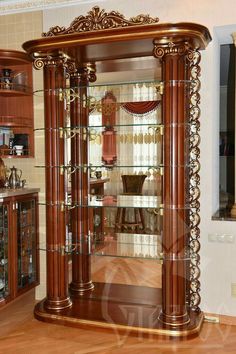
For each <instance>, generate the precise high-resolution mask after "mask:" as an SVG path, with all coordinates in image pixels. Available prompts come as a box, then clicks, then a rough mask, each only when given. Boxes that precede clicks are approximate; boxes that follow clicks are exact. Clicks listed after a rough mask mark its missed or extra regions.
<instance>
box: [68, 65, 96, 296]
mask: <svg viewBox="0 0 236 354" xmlns="http://www.w3.org/2000/svg"><path fill="white" fill-rule="evenodd" d="M95 80H96V75H95V68H94V66H93V65H92V64H85V65H81V66H80V67H78V68H77V69H76V71H75V72H73V73H71V74H70V88H71V92H72V94H74V99H72V101H71V104H70V113H71V129H72V131H73V130H75V131H76V132H77V133H76V134H75V136H74V137H73V138H72V139H71V165H72V169H74V171H75V172H74V173H72V175H71V200H72V208H73V209H72V210H71V228H72V243H73V245H74V248H73V253H72V282H71V284H70V290H71V292H72V293H73V295H76V294H78V295H81V294H83V293H84V292H86V291H88V290H92V289H93V288H94V285H93V283H92V280H91V254H90V248H91V240H90V234H89V210H88V207H87V206H86V205H87V204H88V195H89V172H90V171H89V169H88V168H87V166H88V139H89V130H88V129H87V126H88V118H89V105H88V102H89V100H88V98H87V86H88V83H89V81H90V82H93V81H95Z"/></svg>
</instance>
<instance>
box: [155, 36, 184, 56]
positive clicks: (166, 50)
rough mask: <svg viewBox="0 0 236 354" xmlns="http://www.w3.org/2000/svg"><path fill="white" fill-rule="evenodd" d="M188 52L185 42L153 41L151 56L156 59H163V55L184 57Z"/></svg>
mask: <svg viewBox="0 0 236 354" xmlns="http://www.w3.org/2000/svg"><path fill="white" fill-rule="evenodd" d="M188 51H189V44H188V43H187V42H177V43H174V42H172V41H169V42H163V43H162V42H161V41H156V40H154V48H153V55H154V57H156V58H159V59H161V58H163V57H164V56H165V55H179V56H181V55H185V54H186V53H187V52H188Z"/></svg>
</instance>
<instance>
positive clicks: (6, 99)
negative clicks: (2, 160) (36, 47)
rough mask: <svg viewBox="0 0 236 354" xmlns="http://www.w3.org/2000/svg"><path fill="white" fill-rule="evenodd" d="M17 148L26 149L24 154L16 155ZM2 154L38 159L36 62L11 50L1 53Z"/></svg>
mask: <svg viewBox="0 0 236 354" xmlns="http://www.w3.org/2000/svg"><path fill="white" fill-rule="evenodd" d="M9 140H10V141H9ZM15 145H22V146H23V153H22V154H19V155H17V154H16V151H15V149H13V147H14V146H15ZM0 154H1V157H17V158H24V157H33V156H34V116H33V80H32V61H31V60H30V58H29V57H28V56H27V54H26V53H24V52H20V51H16V50H8V49H1V50H0Z"/></svg>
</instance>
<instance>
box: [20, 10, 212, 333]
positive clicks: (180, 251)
mask: <svg viewBox="0 0 236 354" xmlns="http://www.w3.org/2000/svg"><path fill="white" fill-rule="evenodd" d="M158 22H159V20H158V19H157V18H151V17H150V16H144V15H140V16H137V17H135V18H131V19H130V20H127V19H125V18H124V16H123V15H121V14H119V13H118V12H115V11H112V12H110V13H106V12H105V11H104V10H100V9H99V8H98V7H94V8H93V9H92V10H91V11H90V12H89V13H88V15H87V16H79V17H77V18H76V19H75V20H74V21H73V22H72V24H71V25H70V27H68V28H67V29H66V28H64V27H63V28H60V27H58V26H56V27H54V28H52V29H50V30H49V32H48V33H45V34H44V35H43V38H40V39H38V40H32V41H28V42H26V43H24V44H23V48H24V49H25V50H26V51H27V52H28V54H29V55H30V56H31V57H32V58H33V59H34V66H35V68H36V69H43V72H44V101H45V127H44V129H45V144H46V149H45V151H46V155H45V159H46V164H45V166H44V167H45V170H46V200H45V205H46V217H47V221H46V231H47V245H46V251H47V296H46V298H45V299H44V300H43V301H41V302H40V303H39V304H37V305H36V307H35V316H36V318H38V319H40V320H43V321H48V322H54V323H61V324H64V325H65V324H66V325H71V326H88V325H90V326H93V327H98V328H99V327H100V328H112V329H114V328H116V330H124V331H125V330H128V331H129V332H134V333H139V332H142V333H147V334H150V333H152V334H157V335H159V334H162V335H168V336H186V335H193V334H195V333H198V332H199V330H200V327H201V324H202V322H203V313H202V312H201V310H200V308H199V304H200V294H199V291H200V282H199V274H200V271H199V249H200V243H199V236H200V235H199V222H200V218H199V201H198V198H199V194H200V193H199V175H198V171H199V161H198V159H199V147H198V144H199V114H200V109H199V97H200V96H199V88H200V83H199V75H200V68H199V62H200V52H199V51H200V50H203V49H205V48H206V46H207V44H208V43H209V41H210V40H211V37H210V34H209V32H208V30H207V28H205V27H204V26H202V25H199V24H193V23H176V24H168V23H167V24H165V23H164V24H161V23H160V24H159V23H158ZM147 61H148V62H149V63H151V65H152V69H154V71H153V72H155V69H156V68H157V69H158V70H159V69H160V72H161V77H160V78H158V79H159V80H160V81H157V80H156V77H155V76H153V86H152V87H153V88H155V90H156V93H157V96H156V97H157V98H156V100H157V99H158V100H159V101H161V103H160V105H161V112H162V113H161V121H158V122H157V123H156V124H152V127H150V128H152V129H153V128H154V130H155V131H156V132H158V133H161V134H162V138H161V141H162V161H160V162H159V165H157V166H156V169H158V170H159V171H161V178H158V179H157V182H156V186H157V184H158V183H159V184H160V185H161V196H160V197H159V198H157V197H155V196H150V198H149V197H148V196H145V197H146V199H145V200H146V202H144V201H142V200H141V199H142V198H141V196H136V197H137V198H141V199H137V198H136V199H135V198H134V197H133V196H132V198H133V199H132V198H131V199H129V200H128V199H126V197H127V196H116V197H117V198H113V199H112V200H111V199H110V197H109V196H106V198H104V199H102V200H101V199H99V198H98V199H97V200H95V201H94V199H93V196H90V195H89V175H90V170H89V168H90V165H89V163H90V160H89V151H88V145H89V141H90V140H91V139H92V138H93V137H92V135H93V133H92V132H91V129H90V128H91V127H90V121H89V115H90V113H91V111H92V110H93V108H94V106H96V104H97V101H96V100H94V97H91V96H93V95H91V94H90V91H89V90H90V89H92V88H93V87H95V86H96V75H97V78H98V79H99V77H100V75H102V74H103V72H105V71H113V70H114V69H116V71H117V70H119V67H120V68H122V67H123V68H124V65H126V67H127V68H128V69H127V70H128V72H129V77H131V76H132V75H131V73H132V69H135V67H137V65H138V63H141V62H142V63H145V62H147ZM149 66H150V65H149ZM117 68H118V69H117ZM116 77H117V76H116ZM114 81H115V79H114V80H113V83H114ZM126 81H127V80H126ZM136 81H137V79H136ZM142 81H143V80H142ZM98 82H99V81H98ZM103 83H104V81H103ZM129 84H131V83H128V82H127V85H129ZM106 85H107V84H106ZM122 85H125V82H123V83H122ZM108 86H109V85H108ZM110 88H111V87H109V90H110ZM103 97H107V96H103ZM113 101H114V102H113V103H114V104H118V101H117V102H116V100H115V99H114V100H113ZM126 101H130V100H129V99H128V98H126ZM99 102H100V106H101V109H100V111H102V112H103V110H104V107H105V106H104V104H105V103H104V101H103V98H102V97H101V100H100V101H99ZM106 104H107V102H106ZM68 120H69V122H70V123H69V124H68ZM122 124H123V126H124V127H128V123H127V124H126V123H125V122H123V123H122ZM92 128H93V129H94V127H92ZM100 128H103V129H104V126H103V127H102V123H101V126H100ZM113 128H114V129H113ZM125 129H126V128H125ZM127 129H128V128H127ZM105 130H106V132H108V133H106V134H105V133H104V130H102V134H101V136H104V135H106V139H108V140H109V137H108V136H109V134H110V135H111V136H112V137H111V139H113V142H111V140H109V142H110V143H111V146H112V152H114V154H115V153H116V152H117V155H118V151H116V149H115V148H114V141H115V140H114V137H115V138H116V140H119V139H120V138H119V127H118V124H117V126H115V127H114V126H113V127H111V126H110V124H105ZM68 135H69V137H70V139H69V141H71V155H70V163H68V159H67V158H66V156H65V155H66V154H65V153H66V144H65V142H66V141H67V140H68V139H67V138H68ZM132 139H137V137H136V138H134V137H133V138H132ZM102 150H103V152H105V153H108V151H107V149H102ZM110 152H111V151H110ZM103 157H104V156H103ZM109 161H111V160H109ZM112 161H113V162H112V164H113V165H114V166H115V167H116V168H119V156H117V159H116V156H115V155H114V159H113V160H112ZM110 163H111V162H110ZM103 164H104V159H103ZM140 165H141V163H140ZM105 167H109V168H112V166H105ZM150 167H152V168H154V167H155V166H150ZM68 174H70V176H71V192H70V195H69V194H68V190H67V187H66V183H65V181H66V180H67V178H68ZM129 203H131V204H129ZM140 203H141V204H140ZM109 206H112V207H114V206H116V207H117V208H118V209H119V208H127V207H133V208H139V209H140V208H143V209H146V210H147V211H148V212H153V214H154V215H157V214H158V215H159V218H161V219H162V222H161V225H162V226H161V239H162V252H161V253H157V254H156V255H155V257H154V258H155V259H159V260H161V262H162V289H155V288H149V287H142V286H140V287H138V286H132V285H118V284H110V285H109V287H107V286H106V284H103V283H93V281H92V278H91V255H92V253H93V249H94V247H93V246H94V244H93V243H94V235H93V234H92V233H91V232H90V223H91V222H90V219H91V218H90V216H89V214H90V213H89V208H90V207H92V208H94V207H102V208H103V207H109ZM69 211H70V213H71V218H70V220H71V232H72V241H71V243H70V244H69V245H68V242H67V241H66V222H67V221H66V220H67V217H66V216H67V214H68V212H69ZM124 235H125V234H123V236H124ZM129 235H130V233H129ZM146 236H148V232H146ZM150 236H151V235H150ZM123 239H124V237H123ZM68 253H71V254H72V256H71V257H72V281H71V283H70V284H68V259H67V256H68ZM101 255H102V253H101ZM131 319H132V320H131Z"/></svg>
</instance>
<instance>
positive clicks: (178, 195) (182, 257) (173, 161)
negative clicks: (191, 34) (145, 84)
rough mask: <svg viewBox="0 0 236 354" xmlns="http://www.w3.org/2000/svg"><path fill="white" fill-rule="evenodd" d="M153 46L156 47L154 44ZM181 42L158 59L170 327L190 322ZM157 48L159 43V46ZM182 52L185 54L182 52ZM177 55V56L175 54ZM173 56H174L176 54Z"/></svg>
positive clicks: (184, 80)
mask: <svg viewBox="0 0 236 354" xmlns="http://www.w3.org/2000/svg"><path fill="white" fill-rule="evenodd" d="M156 44H157V43H156ZM184 45H185V43H184V42H179V43H177V44H176V45H175V44H173V48H175V49H176V51H167V52H166V53H165V54H164V56H163V57H162V63H163V64H162V70H163V71H162V80H163V82H165V83H166V84H165V89H164V90H165V92H164V95H163V101H162V102H163V106H162V115H163V124H164V127H165V128H164V146H163V150H164V166H165V171H164V176H163V203H164V208H165V210H164V213H163V236H164V237H163V243H162V246H163V269H162V293H163V308H162V313H161V316H160V318H161V320H162V321H163V322H164V323H167V324H170V325H173V326H183V325H186V324H187V323H188V322H190V318H189V314H188V312H187V307H186V306H187V304H186V282H187V279H186V264H187V263H186V260H187V253H186V251H187V239H188V229H187V224H186V213H188V204H189V202H188V199H187V197H188V195H186V191H187V190H188V180H187V179H186V176H185V168H186V167H185V166H186V165H187V163H188V161H189V159H188V151H187V149H186V137H187V134H186V132H187V128H188V127H187V123H189V120H188V117H189V111H188V109H186V107H188V101H187V99H188V96H187V94H186V92H187V90H188V89H189V88H188V85H189V83H188V80H189V77H188V70H187V68H188V65H189V62H188V59H187V58H186V55H187V51H188V47H186V48H185V47H184ZM160 47H161V43H160ZM183 48H185V50H183ZM178 51H179V52H178ZM176 52H177V54H176ZM170 279H171V281H170Z"/></svg>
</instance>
